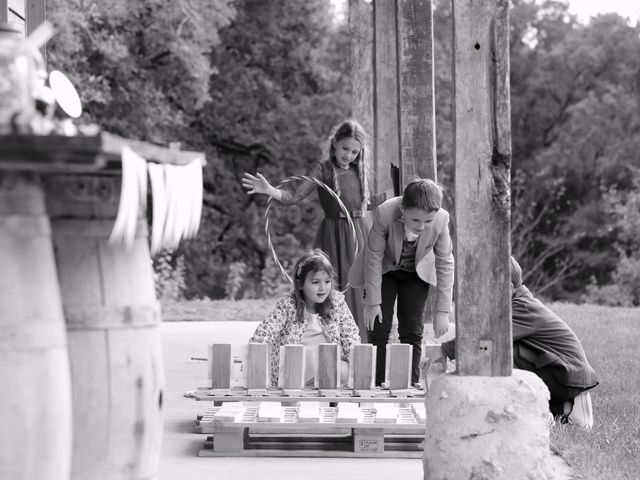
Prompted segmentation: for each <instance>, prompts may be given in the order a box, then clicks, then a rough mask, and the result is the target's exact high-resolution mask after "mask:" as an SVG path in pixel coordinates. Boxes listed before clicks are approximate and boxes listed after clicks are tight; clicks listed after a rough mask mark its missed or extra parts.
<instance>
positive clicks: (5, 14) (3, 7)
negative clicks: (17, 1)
mask: <svg viewBox="0 0 640 480" xmlns="http://www.w3.org/2000/svg"><path fill="white" fill-rule="evenodd" d="M7 20H9V5H7V0H0V23H6V22H7Z"/></svg>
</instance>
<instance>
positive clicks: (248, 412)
mask: <svg viewBox="0 0 640 480" xmlns="http://www.w3.org/2000/svg"><path fill="white" fill-rule="evenodd" d="M268 403H270V405H271V406H270V408H269V409H268V410H270V411H273V410H274V408H276V409H277V411H278V412H279V414H277V415H275V416H273V415H271V416H270V415H267V416H264V417H260V415H259V413H260V410H261V405H262V404H258V403H239V404H238V405H235V406H230V405H229V404H224V405H225V406H214V407H211V408H210V409H208V410H207V411H206V413H205V414H204V415H202V416H201V417H199V419H198V420H197V422H196V429H197V431H198V432H200V433H205V434H213V435H212V436H208V437H207V438H206V440H205V442H204V446H203V449H202V450H200V452H199V455H200V456H201V457H221V456H254V457H255V456H258V457H390V458H420V457H421V456H422V440H423V439H424V433H425V416H424V412H423V409H424V404H422V403H398V404H385V403H363V404H361V405H356V404H349V403H339V404H338V405H337V406H326V405H319V406H318V415H317V418H316V419H314V418H313V416H307V415H305V416H304V417H303V418H301V417H300V413H301V405H295V406H282V405H280V404H278V403H273V402H268ZM302 408H303V409H305V410H307V413H308V410H309V408H305V407H304V406H302ZM394 409H395V410H394ZM389 410H394V411H395V412H396V414H395V415H393V414H391V415H390V414H389ZM378 412H379V413H380V414H379V415H378Z"/></svg>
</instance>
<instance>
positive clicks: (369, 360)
mask: <svg viewBox="0 0 640 480" xmlns="http://www.w3.org/2000/svg"><path fill="white" fill-rule="evenodd" d="M375 382H376V347H375V346H373V345H371V344H369V343H362V344H359V345H352V346H351V362H350V363H349V386H350V387H351V388H353V389H354V390H372V389H373V388H375Z"/></svg>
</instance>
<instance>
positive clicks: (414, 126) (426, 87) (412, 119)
mask: <svg viewBox="0 0 640 480" xmlns="http://www.w3.org/2000/svg"><path fill="white" fill-rule="evenodd" d="M397 2H398V91H399V99H400V105H399V111H398V113H399V117H400V146H401V161H400V183H401V185H402V186H405V185H406V184H407V183H408V182H409V181H410V179H411V177H413V176H418V177H421V178H430V179H432V180H434V181H437V174H436V170H437V168H436V128H435V120H436V119H435V99H434V98H435V97H434V93H433V83H434V74H433V13H432V10H431V0H397Z"/></svg>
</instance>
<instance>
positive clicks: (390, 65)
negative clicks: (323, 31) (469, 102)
mask: <svg viewBox="0 0 640 480" xmlns="http://www.w3.org/2000/svg"><path fill="white" fill-rule="evenodd" d="M374 22H375V29H374V53H375V55H374V79H375V92H374V93H375V99H374V100H375V101H374V104H375V111H374V121H375V122H374V123H375V128H374V136H375V138H374V143H375V153H376V156H375V162H374V170H375V187H376V192H387V191H388V192H392V191H393V184H392V180H391V164H392V163H394V164H396V165H397V164H398V158H399V155H400V147H399V140H400V134H399V132H398V129H399V118H398V108H399V104H398V76H397V51H396V38H397V21H396V2H395V0H386V1H383V2H374Z"/></svg>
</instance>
